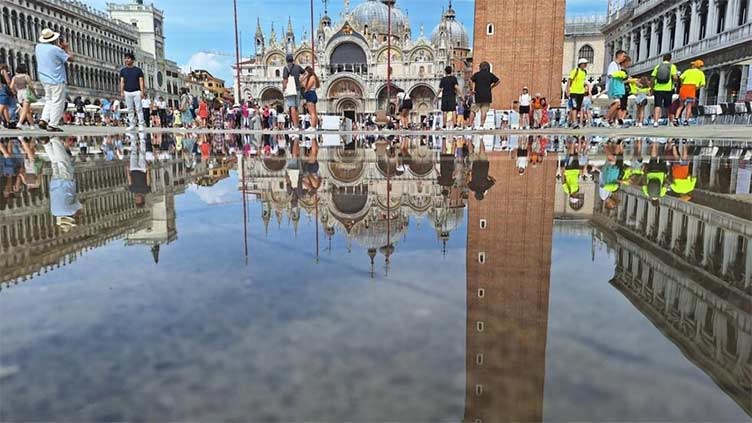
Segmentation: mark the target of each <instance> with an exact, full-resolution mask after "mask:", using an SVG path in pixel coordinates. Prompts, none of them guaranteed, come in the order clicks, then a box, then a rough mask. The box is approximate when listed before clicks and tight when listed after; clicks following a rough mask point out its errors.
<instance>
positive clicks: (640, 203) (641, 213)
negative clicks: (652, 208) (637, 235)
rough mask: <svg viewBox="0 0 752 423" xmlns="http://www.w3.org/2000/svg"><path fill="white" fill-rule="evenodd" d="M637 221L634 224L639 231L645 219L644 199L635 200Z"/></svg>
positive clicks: (645, 201)
mask: <svg viewBox="0 0 752 423" xmlns="http://www.w3.org/2000/svg"><path fill="white" fill-rule="evenodd" d="M636 200H637V219H635V221H636V222H635V223H636V224H637V229H638V230H641V228H642V222H643V220H644V219H645V207H647V204H648V202H647V200H645V199H644V198H637V199H636Z"/></svg>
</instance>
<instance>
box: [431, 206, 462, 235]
mask: <svg viewBox="0 0 752 423" xmlns="http://www.w3.org/2000/svg"><path fill="white" fill-rule="evenodd" d="M430 215H431V218H432V219H433V226H434V228H435V229H436V233H437V234H449V233H451V232H454V230H455V229H457V227H458V226H459V225H460V223H461V222H462V219H463V217H464V210H463V209H461V208H442V209H437V210H431V212H430Z"/></svg>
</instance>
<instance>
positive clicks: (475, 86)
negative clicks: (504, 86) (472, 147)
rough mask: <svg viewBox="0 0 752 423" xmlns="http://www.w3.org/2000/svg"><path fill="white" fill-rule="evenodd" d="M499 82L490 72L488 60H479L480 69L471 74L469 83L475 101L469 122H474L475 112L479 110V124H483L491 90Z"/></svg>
mask: <svg viewBox="0 0 752 423" xmlns="http://www.w3.org/2000/svg"><path fill="white" fill-rule="evenodd" d="M500 83H501V80H499V78H498V77H496V75H494V74H492V73H491V65H490V64H489V63H488V62H481V64H480V71H479V72H477V73H475V74H474V75H473V77H472V78H471V83H470V90H471V91H472V92H474V93H475V103H474V104H473V106H472V108H471V113H470V122H475V114H476V113H478V111H480V126H481V127H483V125H485V123H486V115H487V114H488V109H490V108H491V103H492V102H493V95H492V93H491V92H492V91H493V89H494V88H496V87H497V86H498V85H499V84H500ZM473 124H474V123H473Z"/></svg>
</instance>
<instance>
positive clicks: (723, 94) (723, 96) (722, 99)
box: [718, 68, 726, 104]
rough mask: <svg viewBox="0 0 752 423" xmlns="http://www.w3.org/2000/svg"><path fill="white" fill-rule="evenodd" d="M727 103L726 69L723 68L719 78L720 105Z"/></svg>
mask: <svg viewBox="0 0 752 423" xmlns="http://www.w3.org/2000/svg"><path fill="white" fill-rule="evenodd" d="M725 102H726V69H725V68H721V71H720V75H719V78H718V104H721V103H725Z"/></svg>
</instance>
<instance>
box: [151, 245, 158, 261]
mask: <svg viewBox="0 0 752 423" xmlns="http://www.w3.org/2000/svg"><path fill="white" fill-rule="evenodd" d="M151 257H152V258H153V259H154V264H159V244H157V245H155V246H153V247H151Z"/></svg>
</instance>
